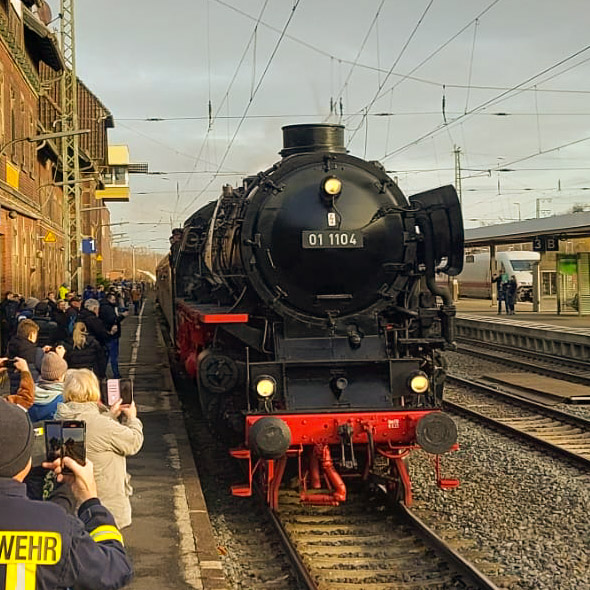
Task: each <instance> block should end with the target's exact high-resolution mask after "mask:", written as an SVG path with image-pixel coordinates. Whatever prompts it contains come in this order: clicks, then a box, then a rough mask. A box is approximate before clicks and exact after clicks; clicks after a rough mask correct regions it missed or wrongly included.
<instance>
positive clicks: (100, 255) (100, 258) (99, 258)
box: [96, 254, 102, 262]
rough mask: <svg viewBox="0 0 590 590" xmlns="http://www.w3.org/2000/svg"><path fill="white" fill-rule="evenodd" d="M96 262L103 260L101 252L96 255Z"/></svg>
mask: <svg viewBox="0 0 590 590" xmlns="http://www.w3.org/2000/svg"><path fill="white" fill-rule="evenodd" d="M96 262H102V254H99V255H98V256H97V257H96Z"/></svg>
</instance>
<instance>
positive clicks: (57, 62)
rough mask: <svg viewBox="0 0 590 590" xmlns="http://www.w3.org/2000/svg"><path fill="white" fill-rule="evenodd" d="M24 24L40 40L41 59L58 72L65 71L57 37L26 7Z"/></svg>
mask: <svg viewBox="0 0 590 590" xmlns="http://www.w3.org/2000/svg"><path fill="white" fill-rule="evenodd" d="M23 23H24V25H25V27H26V28H27V29H28V30H29V31H31V32H33V33H35V35H37V37H38V38H39V43H38V45H39V53H40V57H41V59H42V60H43V61H44V62H45V63H46V64H47V65H48V66H49V67H50V68H52V69H54V70H55V71H56V72H59V71H61V70H63V69H64V68H65V62H64V59H63V56H62V53H61V50H60V48H59V45H58V42H57V38H56V36H55V35H54V34H53V33H52V32H51V31H50V30H49V29H48V28H47V27H46V26H45V25H44V24H43V23H42V22H41V21H40V20H39V19H38V18H37V17H36V16H35V15H34V14H33V13H32V12H31V11H30V10H29V9H28V8H27V7H26V6H23Z"/></svg>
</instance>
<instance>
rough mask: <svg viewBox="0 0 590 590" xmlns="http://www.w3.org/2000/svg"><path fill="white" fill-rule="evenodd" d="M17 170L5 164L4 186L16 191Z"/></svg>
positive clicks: (9, 164) (8, 163) (7, 163)
mask: <svg viewBox="0 0 590 590" xmlns="http://www.w3.org/2000/svg"><path fill="white" fill-rule="evenodd" d="M18 177H19V169H18V168H16V167H15V166H13V165H12V164H11V163H10V162H6V184H8V185H10V186H11V187H12V188H15V189H16V190H18V180H19V179H18Z"/></svg>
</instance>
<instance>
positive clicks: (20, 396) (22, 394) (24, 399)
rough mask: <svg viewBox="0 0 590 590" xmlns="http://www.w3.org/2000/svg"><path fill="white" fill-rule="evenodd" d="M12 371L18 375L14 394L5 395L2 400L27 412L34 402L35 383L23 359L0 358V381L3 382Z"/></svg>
mask: <svg viewBox="0 0 590 590" xmlns="http://www.w3.org/2000/svg"><path fill="white" fill-rule="evenodd" d="M9 371H12V372H13V373H15V374H16V375H20V377H19V379H20V381H19V384H18V388H17V390H16V393H13V394H10V395H7V396H6V397H5V398H4V399H5V400H6V401H8V402H10V403H12V404H17V405H19V406H20V407H21V408H23V409H24V410H28V409H29V408H30V407H31V406H32V405H33V403H34V401H35V382H34V381H33V377H32V375H31V371H30V370H29V365H28V364H27V361H26V360H25V359H22V358H20V357H16V358H14V359H9V358H0V380H2V381H4V380H5V379H6V378H7V377H6V376H7V375H8V372H9Z"/></svg>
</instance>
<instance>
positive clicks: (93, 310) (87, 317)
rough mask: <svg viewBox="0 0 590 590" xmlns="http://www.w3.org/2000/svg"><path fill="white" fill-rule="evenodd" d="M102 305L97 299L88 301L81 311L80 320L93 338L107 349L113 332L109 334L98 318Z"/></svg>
mask: <svg viewBox="0 0 590 590" xmlns="http://www.w3.org/2000/svg"><path fill="white" fill-rule="evenodd" d="M99 307H100V304H99V303H98V301H97V300H96V299H87V300H86V301H85V302H84V309H83V310H81V311H80V313H79V315H78V320H79V321H80V322H83V323H84V324H85V325H86V328H87V329H88V333H89V334H90V335H91V336H93V337H94V338H95V339H96V340H98V342H99V343H100V344H101V345H102V346H103V347H104V348H105V351H106V346H107V342H108V341H109V339H110V336H111V332H109V331H108V330H107V329H106V328H105V325H104V323H103V321H102V320H101V319H100V318H99V317H98V311H99Z"/></svg>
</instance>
